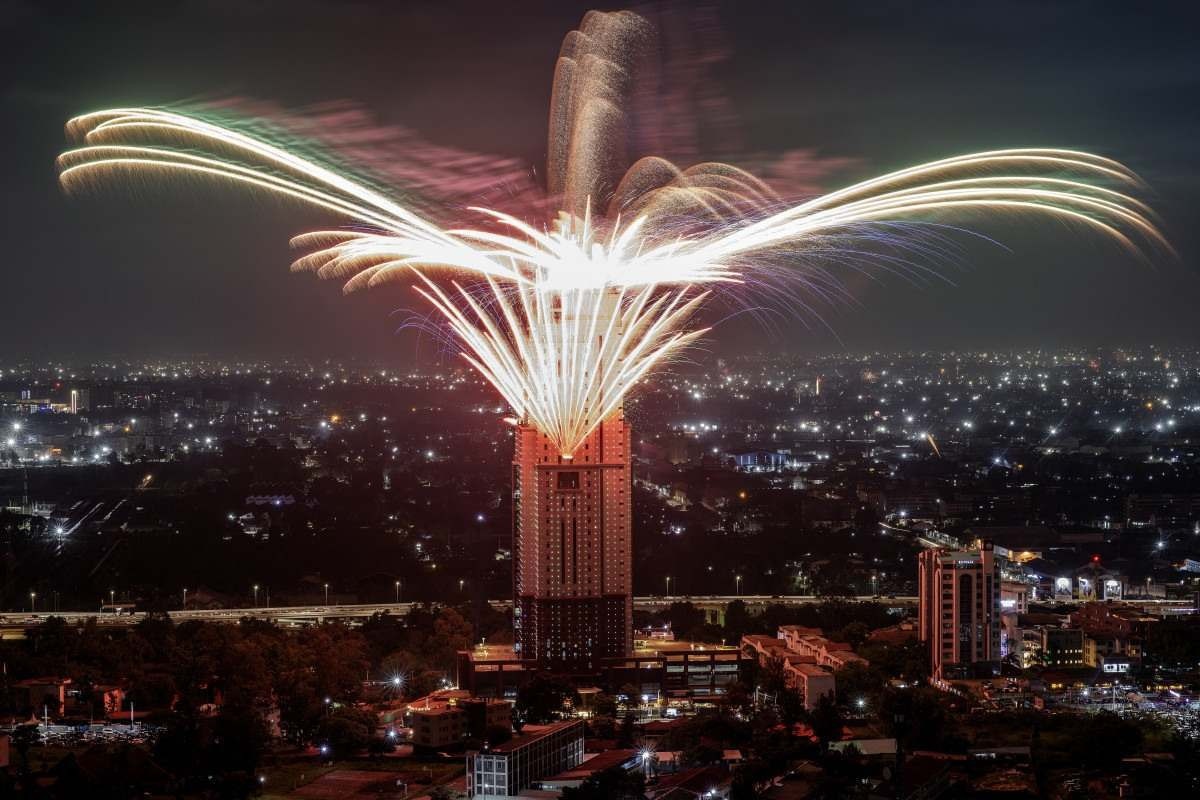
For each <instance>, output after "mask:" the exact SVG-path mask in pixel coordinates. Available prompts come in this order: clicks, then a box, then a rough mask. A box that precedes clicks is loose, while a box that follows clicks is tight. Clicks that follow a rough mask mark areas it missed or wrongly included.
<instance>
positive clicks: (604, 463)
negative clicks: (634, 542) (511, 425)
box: [513, 410, 633, 673]
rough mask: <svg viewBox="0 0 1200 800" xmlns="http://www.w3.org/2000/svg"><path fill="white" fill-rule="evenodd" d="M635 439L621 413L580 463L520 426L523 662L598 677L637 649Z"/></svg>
mask: <svg viewBox="0 0 1200 800" xmlns="http://www.w3.org/2000/svg"><path fill="white" fill-rule="evenodd" d="M631 493H632V486H631V474H630V430H629V426H628V425H627V424H626V422H625V419H624V416H623V414H622V413H621V411H620V410H618V411H617V412H616V413H615V414H613V415H612V416H611V417H610V418H609V419H607V420H605V421H604V422H602V423H601V424H600V425H599V426H597V427H596V429H595V430H594V431H593V432H592V433H591V434H589V435H588V437H587V439H585V440H584V442H583V443H582V444H581V445H580V446H579V448H578V449H577V450H576V452H575V453H574V454H573V455H572V456H571V457H566V456H563V455H562V454H561V453H560V452H559V448H557V447H556V446H555V445H554V443H553V442H552V441H551V439H550V437H548V436H546V435H545V434H543V433H541V432H540V431H538V430H537V429H536V428H534V427H533V426H531V425H524V424H522V425H518V426H517V433H516V452H515V454H514V457H513V563H514V570H513V573H514V575H513V580H514V595H515V603H514V611H513V626H514V629H515V633H516V643H515V648H516V650H517V655H518V657H519V658H521V659H522V660H523V661H527V662H534V663H535V664H536V665H537V666H538V667H539V668H545V669H550V670H554V671H558V672H566V673H570V672H589V671H593V670H595V669H597V668H599V666H600V665H601V662H602V661H603V660H604V659H610V658H619V657H623V656H625V655H626V654H628V653H629V652H630V651H631V650H632V647H633V598H632V594H633V591H632V590H633V583H632V563H631V561H632V559H631V555H632V554H631V519H630V518H631V508H630V504H631Z"/></svg>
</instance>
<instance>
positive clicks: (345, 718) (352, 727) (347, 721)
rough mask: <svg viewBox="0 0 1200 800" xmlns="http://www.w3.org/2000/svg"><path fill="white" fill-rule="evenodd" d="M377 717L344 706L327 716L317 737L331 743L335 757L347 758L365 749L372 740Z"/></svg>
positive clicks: (324, 742)
mask: <svg viewBox="0 0 1200 800" xmlns="http://www.w3.org/2000/svg"><path fill="white" fill-rule="evenodd" d="M374 727H375V718H374V716H373V715H371V714H369V713H367V712H366V711H359V710H358V709H357V708H350V707H343V708H339V709H338V710H337V711H335V712H334V713H332V714H330V715H329V716H328V717H326V718H325V719H324V720H323V721H322V722H321V725H320V727H318V729H317V738H318V739H319V740H320V741H321V743H322V744H326V745H329V749H330V751H331V752H332V753H333V755H334V757H335V758H345V757H346V756H350V755H354V754H355V753H358V752H360V751H361V750H363V749H364V748H365V747H366V746H367V744H368V742H370V740H371V732H372V731H373V730H374Z"/></svg>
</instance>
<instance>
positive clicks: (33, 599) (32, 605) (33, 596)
mask: <svg viewBox="0 0 1200 800" xmlns="http://www.w3.org/2000/svg"><path fill="white" fill-rule="evenodd" d="M29 613H31V614H36V613H37V592H30V593H29Z"/></svg>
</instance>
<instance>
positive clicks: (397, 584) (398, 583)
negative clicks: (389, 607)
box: [396, 581, 400, 605]
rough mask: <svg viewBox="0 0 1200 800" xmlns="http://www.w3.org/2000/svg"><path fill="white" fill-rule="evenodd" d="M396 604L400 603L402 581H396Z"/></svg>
mask: <svg viewBox="0 0 1200 800" xmlns="http://www.w3.org/2000/svg"><path fill="white" fill-rule="evenodd" d="M396 605H400V581H396Z"/></svg>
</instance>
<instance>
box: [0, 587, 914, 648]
mask: <svg viewBox="0 0 1200 800" xmlns="http://www.w3.org/2000/svg"><path fill="white" fill-rule="evenodd" d="M826 599H828V598H825V597H817V596H815V595H741V596H737V595H670V596H667V595H660V596H654V595H649V596H643V597H635V598H633V607H634V609H635V610H638V611H648V612H655V611H662V610H663V609H666V608H668V607H670V605H671V604H672V603H691V604H692V605H694V606H696V607H697V608H699V609H701V610H702V611H704V612H706V613H707V614H709V615H710V616H712V615H719V614H723V613H724V611H725V607H726V606H727V605H729V603H730V602H732V601H734V600H741V601H742V602H744V603H745V604H746V606H747V608H748V610H749V611H750V612H751V613H755V612H758V611H761V610H762V609H764V608H766V607H767V606H770V605H776V604H779V605H788V606H797V605H808V604H811V603H820V602H824V601H825V600H826ZM851 599H853V600H855V601H857V602H883V603H888V604H890V605H895V606H915V605H916V603H917V598H915V597H894V598H876V597H872V596H870V595H863V596H860V597H855V598H851ZM422 605H424V604H423V603H359V604H349V605H342V604H339V605H311V606H270V607H263V608H214V609H188V610H186V611H185V610H175V611H168V612H167V615H168V616H169V617H170V618H171V620H172V621H174V622H187V621H190V620H199V621H205V622H227V623H237V622H240V621H241V620H243V619H261V620H269V621H271V622H275V623H277V624H280V625H288V626H297V625H314V624H317V623H321V622H327V621H333V620H341V621H346V622H351V623H354V622H360V623H361V622H362V621H363V620H365V619H367V618H369V617H371V616H374V615H375V614H385V613H386V614H391V615H392V616H406V615H407V614H408V613H409V612H410V611H412V610H413V609H414V608H419V607H421V606H422ZM435 605H436V604H435ZM488 605H490V606H491V607H492V608H494V609H496V610H497V611H507V610H509V609H511V608H512V601H511V600H489V601H488ZM51 616H54V617H61V618H63V619H64V620H66V621H67V623H68V624H71V625H74V624H78V623H81V622H86V621H87V620H89V619H94V620H96V622H97V624H99V625H104V626H114V625H115V626H128V625H135V624H137V623H138V622H140V621H141V620H143V619H145V617H146V616H147V615H146V613H145V612H133V613H117V612H111V611H110V612H104V613H100V612H97V611H59V612H53V613H37V614H32V613H29V612H12V613H8V614H0V638H17V637H20V636H23V635H24V631H25V630H27V629H29V628H32V627H36V626H38V625H40V624H41V623H42V622H44V621H45V620H46V618H47V617H51Z"/></svg>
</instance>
